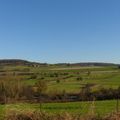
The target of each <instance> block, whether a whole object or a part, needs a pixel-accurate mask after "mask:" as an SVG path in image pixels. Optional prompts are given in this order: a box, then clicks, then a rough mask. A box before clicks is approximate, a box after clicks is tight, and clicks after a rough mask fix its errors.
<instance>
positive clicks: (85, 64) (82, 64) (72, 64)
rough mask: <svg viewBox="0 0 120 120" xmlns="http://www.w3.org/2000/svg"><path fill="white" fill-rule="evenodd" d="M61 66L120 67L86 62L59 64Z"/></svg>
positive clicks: (111, 64)
mask: <svg viewBox="0 0 120 120" xmlns="http://www.w3.org/2000/svg"><path fill="white" fill-rule="evenodd" d="M56 65H59V66H82V67H84V66H119V65H118V64H114V63H102V62H101V63H97V62H85V63H58V64H56Z"/></svg>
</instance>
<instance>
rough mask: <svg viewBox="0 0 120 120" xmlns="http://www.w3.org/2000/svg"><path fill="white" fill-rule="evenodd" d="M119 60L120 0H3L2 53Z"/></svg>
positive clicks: (0, 7)
mask: <svg viewBox="0 0 120 120" xmlns="http://www.w3.org/2000/svg"><path fill="white" fill-rule="evenodd" d="M5 58H17V59H26V60H31V61H39V62H48V63H58V62H60V63H61V62H94V61H96V62H114V63H120V0H0V59H5Z"/></svg>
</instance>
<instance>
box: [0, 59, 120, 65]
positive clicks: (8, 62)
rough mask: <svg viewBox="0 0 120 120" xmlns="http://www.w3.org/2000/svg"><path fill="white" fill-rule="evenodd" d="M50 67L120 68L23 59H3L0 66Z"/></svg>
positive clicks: (89, 63)
mask: <svg viewBox="0 0 120 120" xmlns="http://www.w3.org/2000/svg"><path fill="white" fill-rule="evenodd" d="M48 65H56V66H119V65H118V64H114V63H97V62H87V63H58V64H47V63H38V62H30V61H27V60H21V59H1V60H0V66H34V67H39V66H48Z"/></svg>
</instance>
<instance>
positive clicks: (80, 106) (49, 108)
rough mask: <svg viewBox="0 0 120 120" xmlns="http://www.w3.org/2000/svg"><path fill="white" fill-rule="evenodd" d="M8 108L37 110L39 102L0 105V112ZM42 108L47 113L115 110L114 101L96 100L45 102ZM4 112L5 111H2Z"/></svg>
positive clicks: (102, 112)
mask: <svg viewBox="0 0 120 120" xmlns="http://www.w3.org/2000/svg"><path fill="white" fill-rule="evenodd" d="M8 109H12V110H20V111H29V110H39V104H27V103H20V104H9V105H5V106H4V105H1V106H0V113H1V114H3V111H4V112H5V111H7V110H8ZM42 110H43V111H45V112H49V113H62V112H69V113H71V114H72V113H73V114H82V115H84V114H87V113H91V111H92V110H93V111H94V112H95V113H96V114H100V115H105V114H106V113H111V112H114V111H115V110H116V101H115V100H109V101H96V102H94V103H93V102H71V103H45V104H43V105H42ZM4 114H5V113H4Z"/></svg>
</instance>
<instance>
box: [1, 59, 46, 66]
mask: <svg viewBox="0 0 120 120" xmlns="http://www.w3.org/2000/svg"><path fill="white" fill-rule="evenodd" d="M46 65H47V64H46V63H37V62H30V61H27V60H21V59H2V60H0V66H46Z"/></svg>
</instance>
